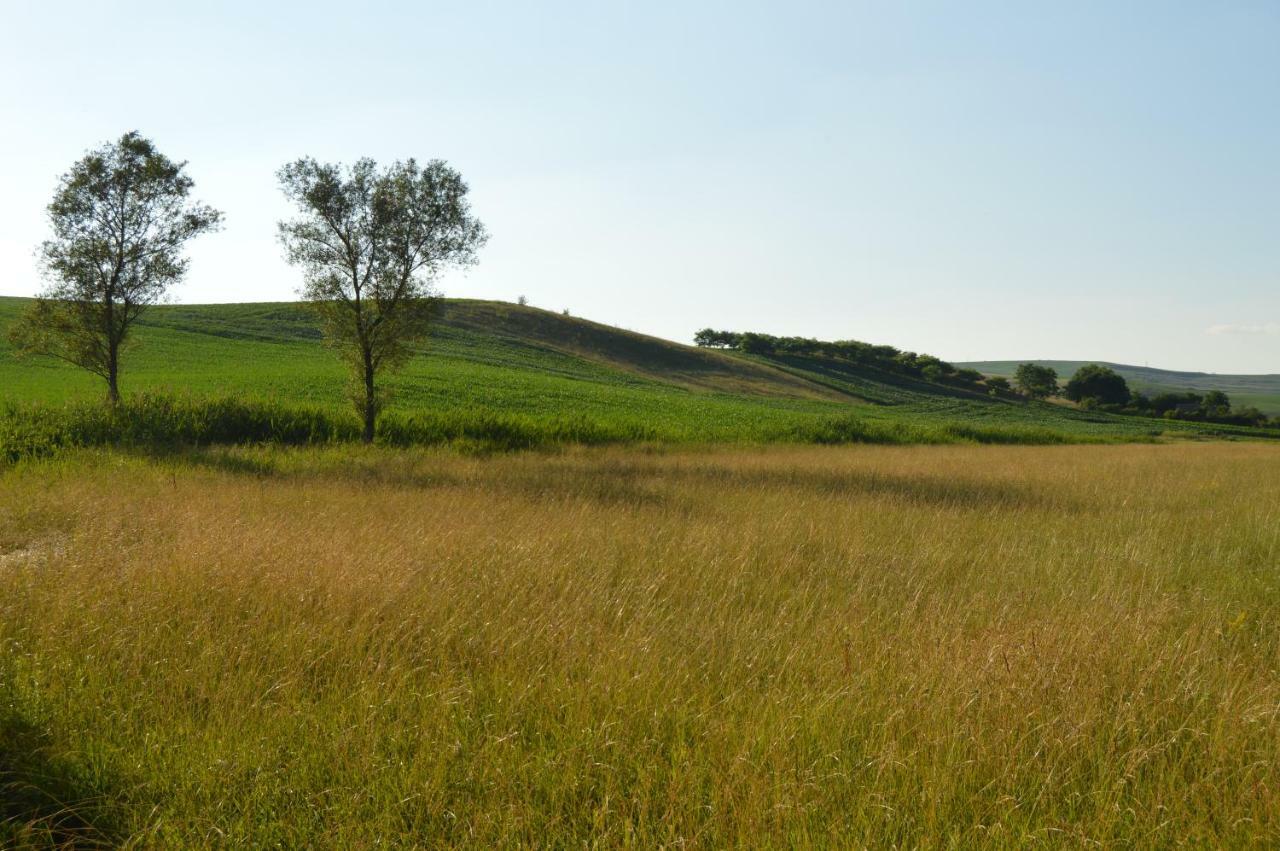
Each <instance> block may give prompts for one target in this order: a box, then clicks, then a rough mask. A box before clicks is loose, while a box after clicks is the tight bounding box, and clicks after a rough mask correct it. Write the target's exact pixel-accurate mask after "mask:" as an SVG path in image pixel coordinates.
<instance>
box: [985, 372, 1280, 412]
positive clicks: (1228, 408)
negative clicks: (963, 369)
mask: <svg viewBox="0 0 1280 851" xmlns="http://www.w3.org/2000/svg"><path fill="white" fill-rule="evenodd" d="M988 383H990V379H988ZM1014 383H1015V384H1016V385H1017V388H1018V390H1019V392H1021V393H1022V394H1023V395H1024V396H1027V397H1029V398H1032V399H1045V398H1048V397H1050V396H1062V397H1063V398H1065V399H1068V400H1070V401H1072V402H1075V403H1076V404H1077V405H1079V406H1080V407H1082V408H1085V409H1089V410H1103V411H1108V412H1110V413H1116V414H1129V415H1133V416H1144V417H1163V418H1165V419H1176V420H1193V421H1196V422H1209V423H1222V424H1224V425H1241V426H1254V427H1271V428H1280V417H1273V418H1270V419H1269V418H1268V417H1267V415H1266V414H1264V413H1263V412H1262V411H1260V410H1258V409H1257V408H1255V407H1252V406H1245V407H1233V406H1232V404H1231V399H1230V397H1228V396H1227V394H1226V393H1224V392H1223V391H1221V390H1210V391H1209V392H1207V393H1203V394H1201V393H1196V392H1193V391H1190V390H1187V391H1180V392H1164V393H1158V394H1156V395H1154V396H1150V397H1148V396H1146V395H1144V394H1142V393H1138V392H1134V391H1132V390H1130V389H1129V383H1128V382H1127V381H1125V378H1124V376H1123V375H1121V374H1120V373H1118V372H1116V371H1115V370H1114V369H1112V368H1111V367H1108V366H1103V365H1102V364H1097V363H1091V364H1086V365H1085V366H1082V367H1080V369H1078V370H1076V372H1075V374H1074V375H1072V376H1071V378H1070V379H1068V380H1067V383H1066V385H1065V386H1063V387H1059V386H1058V374H1057V372H1056V371H1054V370H1053V368H1051V367H1047V366H1042V365H1040V364H1035V363H1024V364H1020V365H1019V366H1018V368H1017V370H1016V371H1015V372H1014Z"/></svg>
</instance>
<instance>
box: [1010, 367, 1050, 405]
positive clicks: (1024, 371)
mask: <svg viewBox="0 0 1280 851" xmlns="http://www.w3.org/2000/svg"><path fill="white" fill-rule="evenodd" d="M1013 381H1014V383H1015V384H1017V385H1018V389H1019V390H1021V391H1022V392H1023V393H1025V394H1026V395H1028V396H1030V397H1031V398H1032V399H1047V398H1048V397H1050V396H1053V395H1055V394H1056V393H1057V392H1058V373H1057V371H1056V370H1054V368H1053V367H1050V366H1041V365H1040V364H1036V363H1024V364H1020V365H1019V366H1018V369H1017V371H1016V372H1014V374H1013Z"/></svg>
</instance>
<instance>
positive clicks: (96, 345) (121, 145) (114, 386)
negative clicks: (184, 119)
mask: <svg viewBox="0 0 1280 851" xmlns="http://www.w3.org/2000/svg"><path fill="white" fill-rule="evenodd" d="M185 167H186V163H185V162H174V161H173V160H171V159H169V158H168V157H166V156H165V155H164V154H161V153H160V152H159V151H157V150H156V147H155V145H154V144H153V143H152V142H151V141H150V140H149V139H145V138H143V137H142V136H140V135H139V134H138V133H136V132H132V133H126V134H125V135H123V136H121V137H120V140H119V141H118V142H114V143H108V144H106V145H103V146H102V147H101V148H98V149H97V150H95V151H90V152H89V153H88V154H86V155H85V156H84V158H83V159H81V160H80V161H79V162H77V163H76V164H75V165H73V166H72V167H71V170H70V171H68V172H67V173H66V174H64V175H63V176H62V178H61V180H60V182H59V183H58V189H57V191H56V192H55V193H54V196H53V201H52V203H50V204H49V208H48V213H49V224H50V226H51V227H52V229H53V238H52V239H49V240H47V241H45V242H44V243H43V244H41V246H40V250H39V255H40V260H41V266H42V270H43V272H44V275H45V278H46V281H47V282H48V283H47V286H46V288H45V290H44V291H43V292H41V293H40V295H39V297H38V298H37V299H36V302H35V304H34V305H33V306H32V307H31V308H30V309H29V310H28V311H27V312H26V313H25V314H24V315H23V316H22V317H21V318H20V319H19V320H18V322H17V323H16V324H15V325H14V327H13V328H12V329H10V334H9V336H10V339H11V340H12V342H13V343H14V345H15V347H16V348H17V349H18V351H19V352H23V353H27V354H41V355H49V356H53V357H57V358H60V359H62V360H65V361H67V362H69V363H72V364H75V365H76V366H79V367H83V368H84V369H87V370H89V371H90V372H92V373H94V374H95V375H99V376H101V377H102V378H103V379H105V380H106V382H107V398H108V399H109V400H110V401H111V402H112V403H113V404H114V403H115V402H117V401H119V399H120V383H119V382H120V353H121V350H122V349H123V348H124V346H125V344H126V343H127V342H128V340H129V332H130V330H131V328H132V327H133V323H134V322H135V321H137V319H138V317H139V316H141V315H142V313H143V312H144V311H145V310H146V309H147V308H148V307H149V306H150V305H153V304H155V303H156V302H157V301H160V300H161V299H162V298H163V297H164V294H165V293H166V292H167V291H168V289H169V288H170V287H171V286H173V285H174V284H175V283H176V282H177V281H179V280H180V279H181V278H182V276H183V274H185V273H186V271H187V264H188V262H189V261H188V260H187V259H186V258H185V257H183V256H182V249H183V247H184V246H185V245H186V243H187V241H188V240H190V239H192V238H193V237H195V236H198V235H199V234H202V233H204V232H206V231H211V230H215V229H216V228H217V227H218V225H219V223H220V221H221V219H222V214H221V213H219V212H218V211H217V210H215V209H213V208H212V207H209V206H206V205H204V204H199V203H196V202H193V201H189V200H188V197H187V196H188V195H189V194H190V192H191V188H192V186H193V185H194V183H193V181H192V180H191V178H190V177H188V176H187V174H186V173H185V171H184V169H185Z"/></svg>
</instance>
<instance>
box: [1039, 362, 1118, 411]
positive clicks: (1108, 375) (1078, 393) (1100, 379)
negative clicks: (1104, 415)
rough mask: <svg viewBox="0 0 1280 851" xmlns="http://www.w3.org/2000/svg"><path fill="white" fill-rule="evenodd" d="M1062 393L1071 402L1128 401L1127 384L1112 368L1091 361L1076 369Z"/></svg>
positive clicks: (1115, 403) (1103, 402)
mask: <svg viewBox="0 0 1280 851" xmlns="http://www.w3.org/2000/svg"><path fill="white" fill-rule="evenodd" d="M1045 368H1047V367H1045ZM1062 395H1064V396H1066V397H1067V398H1068V399H1070V400H1071V401H1072V402H1082V401H1084V400H1085V399H1092V400H1093V401H1094V402H1095V403H1098V404H1103V405H1123V404H1125V403H1126V402H1128V401H1129V385H1128V384H1127V383H1126V382H1125V380H1124V377H1123V376H1121V375H1120V373H1118V372H1116V371H1115V370H1114V369H1111V368H1110V367H1107V366H1102V365H1101V364H1096V363H1091V364H1086V365H1085V366H1082V367H1080V369H1078V370H1076V373H1075V375H1073V376H1071V379H1070V380H1069V381H1068V382H1067V386H1066V387H1065V388H1064V389H1063V393H1062Z"/></svg>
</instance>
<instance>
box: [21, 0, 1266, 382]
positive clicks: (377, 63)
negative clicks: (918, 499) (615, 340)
mask: <svg viewBox="0 0 1280 851" xmlns="http://www.w3.org/2000/svg"><path fill="white" fill-rule="evenodd" d="M2 20H3V26H0V116H3V124H4V132H3V133H2V134H0V157H2V158H3V163H4V165H3V169H0V295H17V296H29V295H34V294H35V293H36V292H37V291H38V290H39V289H40V287H41V282H40V279H39V275H38V271H37V268H36V265H35V262H34V259H33V251H34V249H35V247H36V245H37V244H38V243H39V242H40V241H41V240H42V239H43V238H45V236H46V233H47V224H46V221H45V214H44V208H45V205H46V204H47V203H48V202H49V199H50V197H51V195H52V192H53V189H54V187H55V185H56V182H57V179H58V176H59V175H60V174H61V173H63V172H64V171H66V170H67V169H68V167H69V166H70V165H71V164H72V163H73V162H74V160H76V159H77V158H78V157H80V156H82V155H83V154H84V152H85V151H86V150H87V149H89V148H93V147H96V146H98V145H100V144H102V143H103V142H106V141H109V140H113V139H116V138H118V137H119V136H120V135H121V134H123V133H124V132H126V131H129V130H138V131H140V132H141V133H142V134H144V135H145V136H147V137H149V138H151V139H153V140H154V141H155V142H156V143H157V145H158V146H159V148H160V149H161V150H162V151H163V152H164V153H166V154H167V155H169V156H171V157H173V158H175V159H180V160H186V161H188V162H189V167H188V168H189V173H190V174H191V176H192V177H193V178H194V179H195V181H196V191H195V197H197V198H199V199H200V200H203V201H205V202H207V203H210V204H212V205H214V206H215V207H217V208H218V209H220V210H222V211H223V212H224V213H225V215H226V226H225V228H224V229H223V230H222V231H221V232H219V233H216V234H212V235H208V236H205V237H202V238H200V239H199V240H197V241H196V242H195V243H193V246H192V248H191V250H190V257H191V260H192V263H191V271H190V274H189V275H188V277H187V279H186V280H185V282H184V283H183V284H182V285H181V286H179V287H178V288H177V289H176V290H175V291H174V293H173V298H174V300H175V301H178V302H184V303H203V302H236V301H275V300H289V299H293V298H296V297H297V290H298V285H299V281H300V276H299V273H298V272H297V271H296V270H294V269H292V268H290V267H289V266H288V265H286V264H285V263H284V261H283V259H282V256H281V251H280V248H279V246H278V244H277V242H276V238H275V233H276V227H275V225H276V221H277V220H278V219H280V218H282V217H287V216H288V215H289V214H290V210H289V208H288V206H287V205H286V203H285V201H284V199H283V197H282V196H281V194H280V192H279V189H278V187H277V185H276V179H275V172H276V170H277V169H278V168H279V167H280V166H281V165H282V164H284V163H285V162H287V161H290V160H292V159H295V158H297V157H299V156H302V155H309V156H314V157H316V158H317V159H320V160H324V161H336V162H349V161H351V160H354V159H356V158H358V157H360V156H371V157H373V158H375V159H377V160H379V161H380V162H389V161H391V160H394V159H403V158H408V157H417V158H419V159H424V160H425V159H430V158H441V159H444V160H447V161H448V162H449V163H450V164H451V165H453V166H454V167H456V168H458V169H459V170H460V171H461V172H462V174H463V176H464V177H465V179H466V180H467V181H468V183H469V184H470V186H471V191H472V202H473V207H474V210H475V212H476V214H477V215H478V216H479V217H480V218H481V219H482V220H483V221H484V222H485V224H486V226H487V227H488V229H489V230H490V232H491V234H492V238H491V240H490V243H489V245H488V246H487V247H486V248H485V250H484V251H483V252H482V254H481V257H480V263H479V265H478V266H477V267H476V268H475V269H473V270H471V271H469V272H467V273H466V274H451V275H448V276H445V277H444V278H443V279H442V280H441V281H440V288H441V290H442V291H443V292H444V294H445V295H447V296H451V297H465V298H484V299H502V300H507V301H515V300H516V298H517V297H518V296H521V295H524V296H526V297H527V298H528V299H529V301H530V303H531V304H533V305H536V306H539V307H545V308H548V309H552V310H561V309H564V308H567V309H568V310H570V311H571V312H572V313H573V314H574V315H575V316H582V317H585V318H588V319H593V320H596V321H600V322H606V323H610V324H614V325H618V326H622V327H625V328H630V329H632V330H635V331H641V332H645V333H649V334H655V335H658V336H661V337H666V338H669V339H673V340H679V341H682V342H690V340H691V337H692V334H693V332H694V331H695V330H696V329H698V328H701V327H704V326H714V327H717V328H725V329H731V330H756V331H764V332H769V333H774V334H786V335H792V334H794V335H802V336H809V337H818V338H823V339H847V338H852V339H860V340H866V341H870V342H873V343H889V344H892V345H895V346H898V347H900V348H904V349H910V350H914V351H920V352H928V353H931V354H936V355H938V356H940V357H943V358H946V359H948V360H951V361H968V360H987V359H991V360H995V359H1001V360H1007V359H1030V358H1045V359H1049V358H1052V359H1068V360H1107V361H1115V362H1122V363H1131V364H1139V365H1141V364H1149V365H1151V366H1153V367H1163V368H1168V369H1179V370H1200V371H1208V372H1219V373H1280V168H1278V166H1280V48H1278V45H1280V4H1277V3H1275V2H1252V3H1251V2H1234V3H1203V4H1193V3H1178V4H1169V3H1155V2H1136V3H1125V4H1116V3H1094V2H1085V3H1072V4H1048V3H1013V2H1008V3H986V2H975V3H965V4H959V3H887V2H886V3H809V2H791V3H780V2H779V3H751V2H737V3H728V2H724V3H718V2H717V3H662V2H658V3H654V2H648V3H606V4H589V3H546V4H526V3H515V2H504V3H499V2H439V3H408V2H402V3H377V2H375V3H365V4H332V3H307V4H302V3H280V4H274V3H247V2H226V3H217V4H201V5H200V6H198V7H197V6H194V5H192V6H189V5H187V4H181V3H172V2H169V3H118V2H101V3H89V2H47V3H27V2H14V0H8V2H5V3H4V7H3V18H2Z"/></svg>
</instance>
